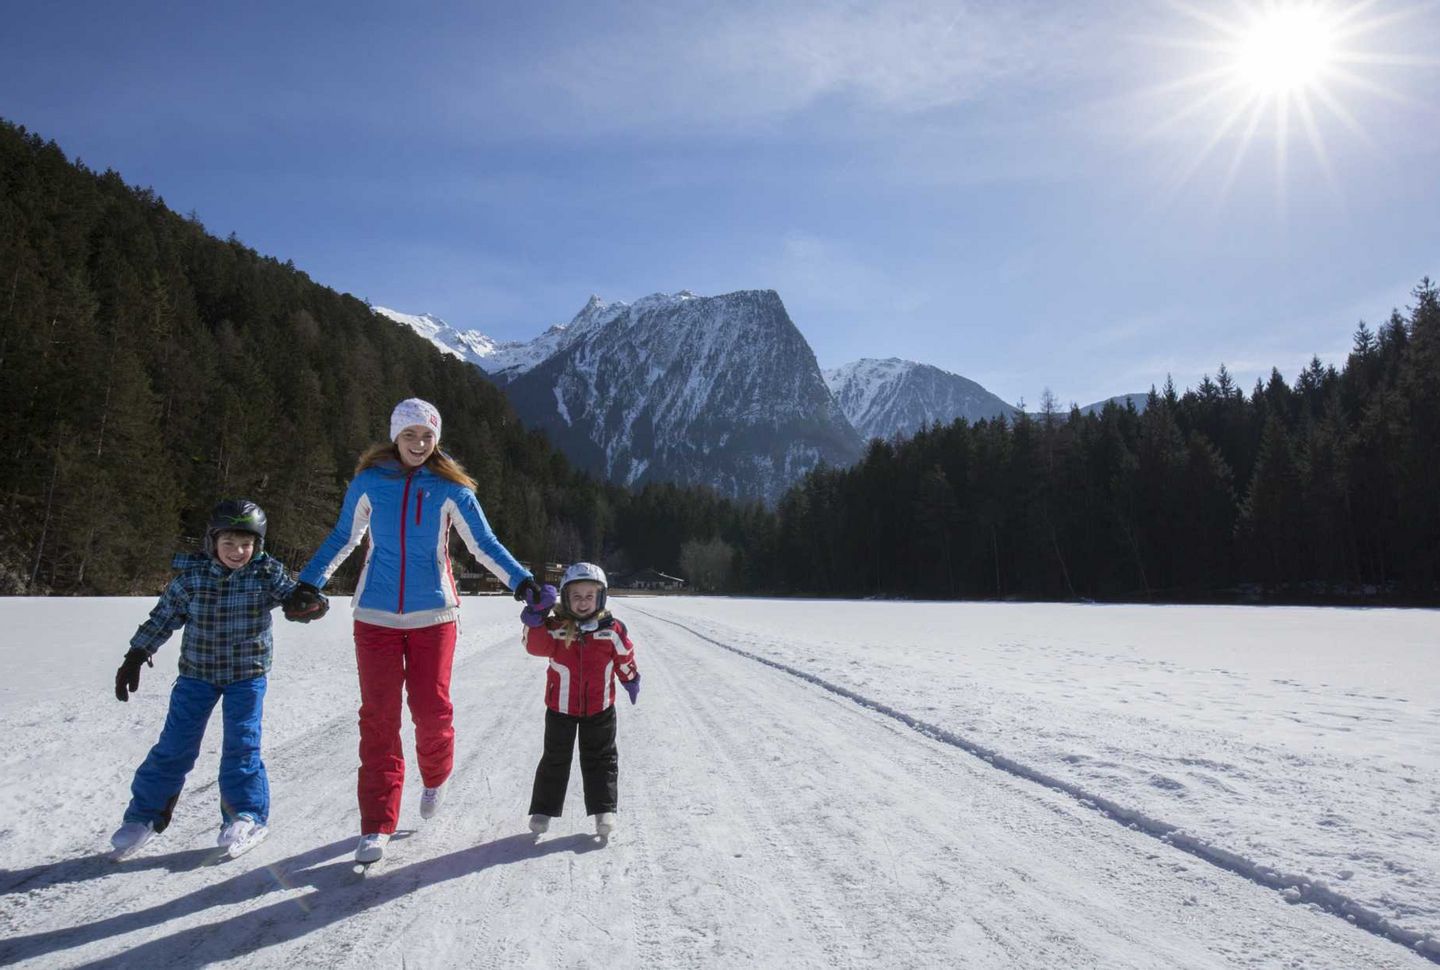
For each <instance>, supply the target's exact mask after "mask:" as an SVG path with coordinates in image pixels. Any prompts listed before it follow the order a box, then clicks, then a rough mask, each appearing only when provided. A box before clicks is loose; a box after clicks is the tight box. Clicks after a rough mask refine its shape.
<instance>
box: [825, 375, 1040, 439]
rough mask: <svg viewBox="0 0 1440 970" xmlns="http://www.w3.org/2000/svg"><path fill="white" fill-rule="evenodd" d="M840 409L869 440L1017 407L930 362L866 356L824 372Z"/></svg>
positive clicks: (996, 414) (1010, 411) (984, 417)
mask: <svg viewBox="0 0 1440 970" xmlns="http://www.w3.org/2000/svg"><path fill="white" fill-rule="evenodd" d="M824 376H825V383H826V385H827V386H828V387H829V388H830V391H831V393H832V394H834V395H835V399H836V401H838V402H839V404H840V408H841V410H843V411H844V412H845V416H846V417H847V418H848V419H849V420H850V423H851V424H853V425H854V426H855V429H856V430H857V431H859V432H860V434H861V435H862V436H863V437H865V438H886V439H888V438H891V437H894V436H895V435H904V436H908V435H912V434H914V433H915V432H916V431H918V430H919V429H920V428H921V427H923V426H925V425H930V424H949V423H951V422H952V421H954V420H956V419H957V418H964V419H965V420H966V421H970V422H972V423H973V422H976V421H981V420H987V419H993V418H996V417H1000V416H1002V415H1003V416H1005V417H1007V418H1008V417H1013V416H1014V415H1015V414H1016V409H1015V407H1013V406H1012V405H1010V404H1008V403H1006V402H1005V401H1003V400H1001V399H1000V398H999V397H996V396H995V395H994V394H991V393H990V392H989V391H987V390H985V388H983V387H981V386H980V385H979V384H977V383H975V382H974V381H972V380H970V379H969V378H965V377H961V376H960V375H959V374H952V373H949V372H948V371H943V370H941V369H940V368H938V367H933V366H931V365H930V364H920V363H916V362H915V361H910V360H900V359H898V358H895V357H890V358H887V359H885V360H874V359H870V358H866V359H864V360H857V361H854V362H852V363H849V364H845V365H844V366H842V367H837V368H835V369H833V370H828V371H825V375H824Z"/></svg>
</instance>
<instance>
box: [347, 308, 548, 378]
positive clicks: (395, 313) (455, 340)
mask: <svg viewBox="0 0 1440 970" xmlns="http://www.w3.org/2000/svg"><path fill="white" fill-rule="evenodd" d="M370 309H371V310H372V311H374V312H375V313H377V314H379V315H380V316H382V317H385V318H387V319H390V320H393V321H395V322H396V323H398V324H401V325H403V326H406V327H409V328H410V329H411V330H414V331H415V332H416V333H418V334H419V335H420V336H422V337H424V338H425V339H426V340H428V341H430V343H432V344H434V345H435V347H436V349H438V350H439V351H440V352H441V353H445V354H449V355H450V356H451V357H458V358H460V359H461V360H463V361H466V362H468V363H471V364H474V365H475V366H476V367H479V368H481V369H482V370H487V371H488V370H489V369H491V368H492V367H494V366H495V364H494V361H495V360H508V359H510V358H511V357H513V356H516V355H517V354H519V353H520V352H521V351H522V350H523V348H525V347H528V346H530V345H529V344H517V343H499V342H497V341H495V340H491V339H490V338H489V337H487V336H485V335H484V334H483V333H481V332H480V331H479V330H456V329H455V328H454V327H452V326H450V324H448V323H446V322H445V321H444V320H441V319H440V318H439V317H437V316H432V315H431V314H429V313H420V314H415V313H401V312H400V311H399V310H391V309H389V308H388V307H383V306H376V307H371V308H370ZM542 339H543V338H542Z"/></svg>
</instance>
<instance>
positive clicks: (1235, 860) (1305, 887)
mask: <svg viewBox="0 0 1440 970" xmlns="http://www.w3.org/2000/svg"><path fill="white" fill-rule="evenodd" d="M648 615H651V616H652V617H654V618H655V619H660V620H663V621H664V622H666V623H670V624H672V625H674V626H677V627H680V628H681V629H683V630H685V631H686V632H688V633H691V634H693V635H694V636H696V637H699V638H700V639H702V640H704V641H706V642H708V643H712V644H714V645H715V646H717V647H721V648H723V649H725V650H729V651H731V652H732V653H735V654H738V655H739V656H742V657H745V658H747V659H749V660H753V661H755V662H757V663H761V664H764V665H765V666H767V667H773V668H775V669H776V670H781V671H784V672H785V673H787V674H790V675H792V676H794V677H798V678H800V679H801V680H804V681H806V682H808V683H811V684H814V685H816V686H817V687H821V688H824V689H825V690H827V691H830V692H831V693H833V694H838V695H839V696H841V697H844V698H847V699H849V700H852V701H854V702H855V703H857V704H860V705H862V706H864V707H866V708H869V709H870V710H873V711H877V712H879V713H880V714H884V715H885V716H886V717H890V718H894V719H895V720H896V721H899V722H900V723H901V724H904V725H906V726H908V727H910V728H912V729H914V730H915V731H918V732H919V733H920V734H923V735H924V736H926V737H928V738H934V739H935V740H937V741H942V742H944V743H946V744H950V745H953V746H955V747H957V748H960V749H961V750H963V751H965V752H967V753H969V754H972V755H974V756H975V757H977V758H980V759H981V760H983V761H985V762H987V763H989V764H992V765H994V766H995V767H996V768H998V769H1000V770H1001V771H1005V772H1007V773H1009V774H1011V775H1014V776H1016V777H1018V778H1023V779H1025V780H1026V781H1032V782H1035V783H1037V784H1040V785H1044V786H1046V787H1047V788H1053V789H1055V790H1057V791H1060V792H1064V793H1065V794H1067V795H1070V796H1072V797H1073V798H1075V799H1076V800H1077V801H1078V802H1080V804H1082V805H1084V806H1086V807H1087V808H1093V809H1095V810H1096V811H1098V812H1099V813H1100V814H1102V815H1104V816H1106V817H1107V818H1112V819H1114V820H1115V821H1116V822H1118V823H1119V824H1121V825H1125V826H1127V827H1129V828H1130V829H1132V830H1135V831H1138V832H1143V833H1145V834H1146V835H1150V836H1153V837H1154V838H1157V839H1159V840H1161V841H1163V842H1165V843H1166V844H1168V845H1172V846H1174V847H1176V848H1178V849H1181V850H1183V851H1185V852H1188V853H1190V854H1191V855H1193V856H1195V857H1197V858H1199V859H1202V860H1204V861H1205V862H1208V863H1210V864H1211V865H1214V866H1217V867H1219V868H1221V869H1225V870H1228V871H1230V872H1233V873H1235V874H1237V875H1240V876H1243V877H1245V878H1246V879H1249V880H1251V881H1252V882H1255V883H1257V884H1259V885H1261V886H1264V887H1266V888H1268V889H1274V890H1279V891H1281V893H1282V895H1283V896H1284V898H1285V899H1286V901H1288V902H1291V903H1302V902H1303V903H1311V904H1313V905H1315V906H1316V907H1318V908H1320V909H1322V910H1324V911H1326V912H1328V913H1331V914H1332V915H1335V916H1338V917H1340V918H1342V919H1345V920H1347V921H1349V922H1350V923H1352V924H1353V925H1355V926H1358V927H1360V928H1361V929H1364V930H1366V931H1368V932H1370V933H1373V934H1375V935H1377V936H1379V937H1382V938H1384V939H1387V940H1390V941H1392V942H1395V943H1399V944H1401V945H1402V946H1407V947H1411V948H1413V949H1414V950H1415V951H1416V952H1418V953H1420V954H1422V955H1424V956H1426V957H1427V958H1428V959H1430V960H1431V961H1433V962H1435V963H1440V941H1437V940H1435V939H1433V938H1431V937H1429V936H1427V935H1426V934H1424V933H1419V932H1416V931H1414V930H1410V929H1406V928H1405V927H1402V926H1397V925H1396V924H1394V923H1393V922H1391V921H1390V920H1388V919H1386V918H1385V917H1384V916H1383V915H1381V914H1380V913H1377V912H1375V911H1374V910H1372V909H1369V908H1367V907H1365V906H1364V905H1362V904H1361V903H1359V902H1358V901H1356V900H1354V899H1351V898H1349V897H1347V896H1346V895H1344V894H1343V893H1339V892H1336V891H1335V890H1333V889H1331V888H1329V887H1328V886H1324V885H1320V884H1317V883H1315V882H1314V881H1313V880H1311V879H1308V878H1306V877H1305V876H1301V875H1295V874H1292V873H1286V872H1281V871H1278V870H1276V869H1275V868H1273V867H1271V866H1268V865H1266V864H1264V863H1261V862H1256V861H1254V860H1251V859H1247V858H1246V857H1245V856H1244V855H1242V854H1241V853H1239V852H1236V851H1234V850H1231V849H1228V848H1225V847H1224V846H1219V845H1213V844H1211V843H1209V842H1207V841H1205V840H1204V839H1200V838H1196V837H1195V836H1193V835H1189V834H1187V833H1185V832H1184V831H1182V830H1181V828H1180V826H1178V825H1174V824H1171V823H1169V822H1166V821H1163V820H1161V819H1157V818H1152V817H1150V816H1147V815H1146V814H1145V813H1143V812H1140V811H1137V810H1135V809H1133V808H1129V807H1126V806H1124V805H1121V804H1119V803H1117V802H1115V801H1113V800H1112V799H1109V798H1106V797H1104V796H1102V795H1099V794H1097V793H1094V792H1090V791H1087V790H1086V789H1084V788H1082V787H1081V786H1078V785H1075V784H1071V783H1070V782H1066V781H1063V780H1061V779H1059V778H1056V777H1054V776H1053V775H1049V774H1046V773H1045V772H1043V771H1040V770H1039V769H1036V768H1033V767H1031V766H1030V765H1027V764H1024V763H1023V762H1020V761H1017V760H1015V759H1014V758H1010V757H1007V756H1005V755H1004V754H1001V753H1000V752H998V751H995V750H993V749H991V748H988V747H986V746H984V745H981V744H978V743H976V742H975V741H973V740H971V739H969V738H966V737H964V736H962V735H960V734H956V733H955V732H953V731H949V730H947V729H945V728H943V727H940V726H938V725H935V724H930V723H928V722H926V721H924V720H921V719H920V718H917V717H914V716H913V715H910V714H907V713H906V712H904V711H900V710H897V709H895V708H893V707H890V706H889V705H887V704H884V703H882V702H880V701H878V700H875V699H873V698H871V697H868V696H866V695H864V694H862V693H859V692H857V691H853V690H850V689H849V688H847V687H842V686H840V685H838V684H833V683H831V682H829V681H827V680H825V679H824V678H822V677H817V676H816V675H814V674H812V673H809V672H807V671H804V670H801V669H799V668H797V667H792V666H790V665H789V664H784V663H781V662H779V661H776V660H771V659H770V658H768V657H763V656H761V655H759V654H756V653H751V652H750V651H748V650H742V649H740V648H739V647H736V646H732V645H731V644H728V643H725V642H724V641H723V640H719V639H716V638H714V637H712V636H707V635H706V634H704V633H701V632H700V631H698V630H696V629H694V628H693V627H691V626H688V625H686V624H684V623H681V622H680V621H678V620H675V619H672V618H669V617H659V616H654V614H648Z"/></svg>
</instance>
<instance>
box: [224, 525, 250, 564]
mask: <svg viewBox="0 0 1440 970" xmlns="http://www.w3.org/2000/svg"><path fill="white" fill-rule="evenodd" d="M253 555H255V536H254V535H253V534H251V533H249V532H222V533H220V534H219V535H218V536H216V537H215V558H216V559H219V560H220V565H222V566H224V567H225V568H227V569H239V568H240V567H241V566H243V565H245V564H246V563H247V562H249V561H250V557H251V556H253Z"/></svg>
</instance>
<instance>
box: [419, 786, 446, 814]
mask: <svg viewBox="0 0 1440 970" xmlns="http://www.w3.org/2000/svg"><path fill="white" fill-rule="evenodd" d="M444 798H445V785H444V783H443V782H442V783H441V784H439V785H437V786H435V787H434V788H427V789H425V790H424V791H422V792H421V793H420V817H421V818H425V819H429V818H434V817H435V813H436V812H437V811H439V809H440V802H441V801H442V800H443V799H444Z"/></svg>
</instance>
